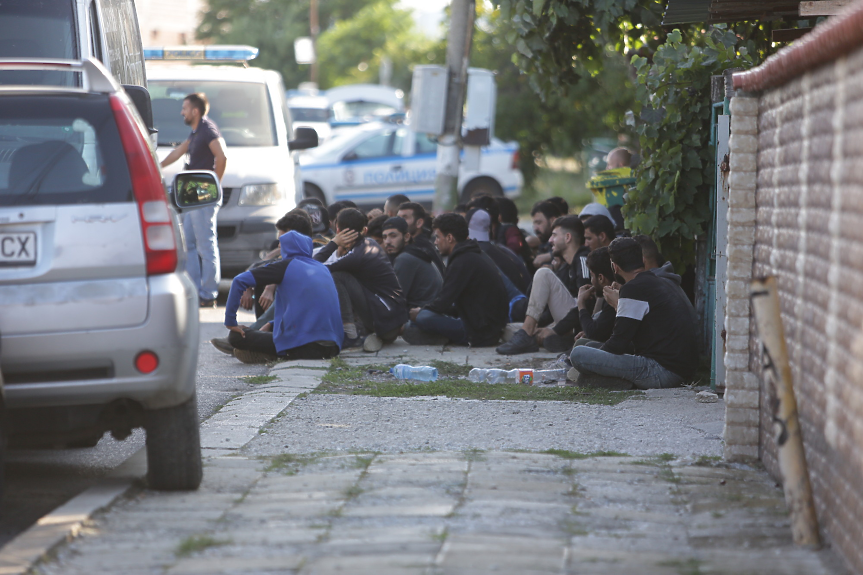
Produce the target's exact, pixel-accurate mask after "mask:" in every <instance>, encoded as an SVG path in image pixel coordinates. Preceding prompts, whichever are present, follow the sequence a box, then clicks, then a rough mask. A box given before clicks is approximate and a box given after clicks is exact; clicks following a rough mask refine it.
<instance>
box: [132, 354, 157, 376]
mask: <svg viewBox="0 0 863 575" xmlns="http://www.w3.org/2000/svg"><path fill="white" fill-rule="evenodd" d="M157 367H159V356H158V355H156V354H155V353H153V352H152V351H142V352H141V353H139V354H138V357H136V358H135V369H137V370H138V371H140V372H141V373H153V372H154V371H156V368H157Z"/></svg>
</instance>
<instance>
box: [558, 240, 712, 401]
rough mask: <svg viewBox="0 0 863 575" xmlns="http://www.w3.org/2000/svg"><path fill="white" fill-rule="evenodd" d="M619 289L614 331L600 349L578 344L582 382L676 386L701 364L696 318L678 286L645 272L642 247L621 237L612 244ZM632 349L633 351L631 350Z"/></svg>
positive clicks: (576, 363)
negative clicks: (682, 297)
mask: <svg viewBox="0 0 863 575" xmlns="http://www.w3.org/2000/svg"><path fill="white" fill-rule="evenodd" d="M608 252H609V255H610V256H611V264H612V268H613V270H614V273H615V274H618V275H620V276H621V277H622V278H623V279H624V280H625V281H626V284H625V285H624V286H623V287H621V288H620V294H619V298H618V301H617V317H616V319H615V321H614V330H613V331H612V334H611V337H610V338H608V341H606V342H605V343H604V344H603V345H602V347H601V348H599V349H596V348H592V347H587V346H578V347H576V348H574V349H573V350H572V352H571V354H570V359H571V360H572V365H573V367H574V368H575V369H576V370H578V372H579V374H580V375H579V377H578V382H579V383H581V384H586V385H599V386H603V387H614V388H618V389H619V388H621V387H624V388H625V387H627V386H628V387H632V386H635V387H638V388H639V389H654V388H666V387H677V386H680V385H682V384H683V383H684V382H686V381H688V380H689V379H691V378H692V376H693V375H694V374H695V370H696V369H697V367H698V349H697V340H698V338H697V337H696V333H695V317H694V311H693V310H692V307H691V306H687V305H686V302H684V301H683V300H682V299H681V298H680V297H679V296H678V294H677V293H676V291H675V289H674V286H672V285H671V283H670V282H669V281H668V280H666V279H663V278H660V277H657V276H656V275H654V274H653V273H652V272H650V271H647V270H645V267H644V260H643V256H642V251H641V246H640V245H639V244H638V242H636V241H635V240H634V239H632V238H617V239H616V240H614V241H613V242H611V245H609V246H608ZM630 350H633V351H630Z"/></svg>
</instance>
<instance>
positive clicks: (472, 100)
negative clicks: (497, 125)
mask: <svg viewBox="0 0 863 575" xmlns="http://www.w3.org/2000/svg"><path fill="white" fill-rule="evenodd" d="M496 106H497V86H496V85H495V81H494V72H492V71H491V70H485V69H483V68H468V71H467V106H466V110H465V115H464V135H463V137H462V142H464V144H465V145H466V146H487V145H489V144H490V143H491V139H492V138H493V137H494V115H495V109H496Z"/></svg>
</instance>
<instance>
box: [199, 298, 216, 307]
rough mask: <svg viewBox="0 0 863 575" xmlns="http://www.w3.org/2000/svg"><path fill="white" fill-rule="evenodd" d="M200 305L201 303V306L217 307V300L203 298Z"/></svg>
mask: <svg viewBox="0 0 863 575" xmlns="http://www.w3.org/2000/svg"><path fill="white" fill-rule="evenodd" d="M200 305H201V307H216V300H214V299H201V300H200Z"/></svg>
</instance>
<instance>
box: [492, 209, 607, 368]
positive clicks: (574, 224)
mask: <svg viewBox="0 0 863 575" xmlns="http://www.w3.org/2000/svg"><path fill="white" fill-rule="evenodd" d="M552 225H553V227H552V232H551V241H552V244H553V245H554V251H553V254H554V256H555V257H561V258H562V259H563V262H564V263H562V264H561V266H560V267H559V268H558V270H557V272H554V271H552V270H551V269H549V268H542V269H539V270H537V272H536V274H535V275H534V276H533V285H532V286H531V288H530V297H529V300H528V304H527V314H526V315H527V317H525V319H524V324H523V325H522V328H521V329H520V330H518V331H517V332H515V335H513V336H512V339H510V340H509V341H508V342H506V343H505V344H503V345H501V346H500V347H498V348H497V350H496V351H497V352H498V353H500V354H502V355H518V354H521V353H530V352H534V351H539V344H540V343H542V344H543V345H544V346H545V348H546V349H547V350H548V351H552V352H563V351H569V350H570V349H571V347H572V343H573V338H572V336H568V335H567V334H571V333H573V332H574V331H580V330H581V326H580V325H579V323H578V309H577V308H576V306H575V298H576V296H577V295H578V290H579V289H580V288H581V286H583V285H587V284H589V283H590V271H589V270H588V267H587V254H588V253H589V252H590V250H589V249H588V248H587V246H585V245H584V225H583V224H582V223H581V220H579V219H578V216H564V217H562V218H557V219H556V220H554V224H552ZM546 307H548V310H549V312H550V313H551V317H552V319H553V320H554V321H555V322H561V323H559V324H555V325H554V326H553V327H546V328H542V329H539V321H540V317H541V316H542V314H543V311H544V310H545V308H546ZM564 319H566V321H565V322H564V321H563V320H564Z"/></svg>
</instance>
